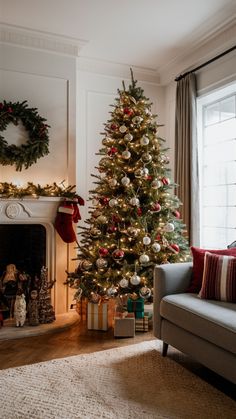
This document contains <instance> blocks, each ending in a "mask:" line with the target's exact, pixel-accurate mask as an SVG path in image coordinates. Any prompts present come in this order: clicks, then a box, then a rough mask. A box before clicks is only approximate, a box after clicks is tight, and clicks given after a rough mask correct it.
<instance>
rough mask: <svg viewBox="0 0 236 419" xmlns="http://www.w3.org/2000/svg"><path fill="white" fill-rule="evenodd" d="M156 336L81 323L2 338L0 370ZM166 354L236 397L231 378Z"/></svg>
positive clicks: (180, 356) (174, 352)
mask: <svg viewBox="0 0 236 419" xmlns="http://www.w3.org/2000/svg"><path fill="white" fill-rule="evenodd" d="M153 339H155V338H154V336H153V332H152V330H150V331H149V332H144V333H142V332H140V333H136V336H135V337H134V338H123V339H116V338H114V336H113V330H112V329H110V330H109V331H108V332H102V331H89V330H87V327H86V322H80V323H79V322H78V323H77V324H75V325H74V326H73V327H71V328H70V329H68V330H64V331H61V332H57V333H47V334H44V335H40V336H33V337H27V338H23V339H14V340H5V341H0V369H5V368H12V367H18V366H21V365H27V364H33V363H36V362H42V361H49V360H51V359H56V358H63V357H68V356H73V355H79V354H86V353H91V352H96V351H101V350H105V349H112V348H116V347H120V346H126V345H132V344H135V343H139V342H143V341H147V340H153ZM167 356H168V357H170V358H172V359H173V360H174V361H176V362H178V363H180V364H181V365H183V367H184V368H187V369H189V370H190V371H192V372H193V373H194V374H196V375H198V376H199V377H200V378H201V379H203V380H205V381H207V382H208V383H209V384H210V385H212V386H214V387H216V388H217V389H219V390H220V391H222V392H223V393H225V394H226V395H227V396H229V397H231V398H233V399H234V400H236V386H235V385H233V384H232V383H230V382H229V381H227V380H225V379H223V378H222V377H220V376H218V375H217V374H215V373H213V372H212V371H210V370H208V369H207V368H205V367H203V366H202V365H200V364H198V363H197V362H195V361H193V360H192V359H190V358H189V357H188V356H186V355H183V354H182V353H180V352H179V351H177V350H175V349H173V348H171V347H170V348H169V349H168V355H167Z"/></svg>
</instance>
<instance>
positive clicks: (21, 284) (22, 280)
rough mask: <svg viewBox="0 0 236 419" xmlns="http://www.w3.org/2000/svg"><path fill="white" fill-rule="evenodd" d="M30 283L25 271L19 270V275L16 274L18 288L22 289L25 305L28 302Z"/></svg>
mask: <svg viewBox="0 0 236 419" xmlns="http://www.w3.org/2000/svg"><path fill="white" fill-rule="evenodd" d="M30 283H31V278H30V275H28V274H27V273H25V271H23V272H19V275H18V289H21V290H22V291H23V293H24V294H25V300H26V305H27V304H28V302H29V294H30Z"/></svg>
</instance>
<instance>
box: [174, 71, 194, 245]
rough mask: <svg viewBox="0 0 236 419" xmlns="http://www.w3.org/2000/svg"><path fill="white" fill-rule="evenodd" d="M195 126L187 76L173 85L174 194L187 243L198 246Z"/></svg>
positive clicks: (190, 82) (191, 85)
mask: <svg viewBox="0 0 236 419" xmlns="http://www.w3.org/2000/svg"><path fill="white" fill-rule="evenodd" d="M196 133H197V127H196V77H195V74H194V73H190V74H188V75H186V76H185V77H183V78H182V79H181V80H179V81H178V82H177V89H176V125H175V182H176V183H177V185H178V186H177V188H176V195H177V196H178V197H179V199H180V201H181V202H182V207H181V216H182V219H183V222H184V223H185V224H186V227H187V234H188V237H189V243H190V244H191V245H195V246H198V245H199V178H198V158H197V135H196Z"/></svg>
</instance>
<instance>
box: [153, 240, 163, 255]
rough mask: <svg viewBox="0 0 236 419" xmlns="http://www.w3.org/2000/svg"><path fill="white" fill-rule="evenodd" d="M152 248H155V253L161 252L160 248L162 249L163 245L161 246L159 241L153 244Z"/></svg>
mask: <svg viewBox="0 0 236 419" xmlns="http://www.w3.org/2000/svg"><path fill="white" fill-rule="evenodd" d="M152 250H153V252H155V253H158V252H160V250H161V246H160V244H159V243H157V242H154V243H153V244H152Z"/></svg>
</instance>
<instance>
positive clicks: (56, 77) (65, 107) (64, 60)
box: [0, 45, 76, 185]
mask: <svg viewBox="0 0 236 419" xmlns="http://www.w3.org/2000/svg"><path fill="white" fill-rule="evenodd" d="M0 56H1V63H0V83H1V86H0V89H1V100H3V99H5V100H6V101H13V102H16V101H19V102H22V101H24V100H27V101H28V104H29V107H36V108H38V112H39V114H40V115H41V116H43V117H45V118H46V119H47V123H48V124H49V125H50V126H51V128H50V129H49V137H50V141H49V154H48V155H47V156H45V157H43V158H41V159H38V160H37V162H36V164H34V165H32V166H31V167H30V168H29V169H27V170H25V169H23V170H22V172H16V171H15V167H14V166H5V167H3V166H1V168H0V179H1V181H6V182H13V183H18V184H25V183H27V182H28V181H32V182H34V183H40V184H42V185H43V184H46V183H51V182H53V181H55V182H57V183H60V182H61V181H62V180H64V179H65V180H66V181H67V182H69V183H73V182H75V107H76V95H75V91H76V78H75V76H76V72H75V69H76V59H75V58H71V57H65V56H59V55H56V54H51V53H48V52H43V51H39V50H33V49H25V48H19V47H15V46H10V45H1V46H0ZM18 131H19V130H18V129H17V128H14V127H12V126H9V127H8V128H7V130H6V131H5V132H4V137H5V139H6V140H7V141H8V142H9V144H10V143H16V144H17V138H18V137H19V132H18Z"/></svg>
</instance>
